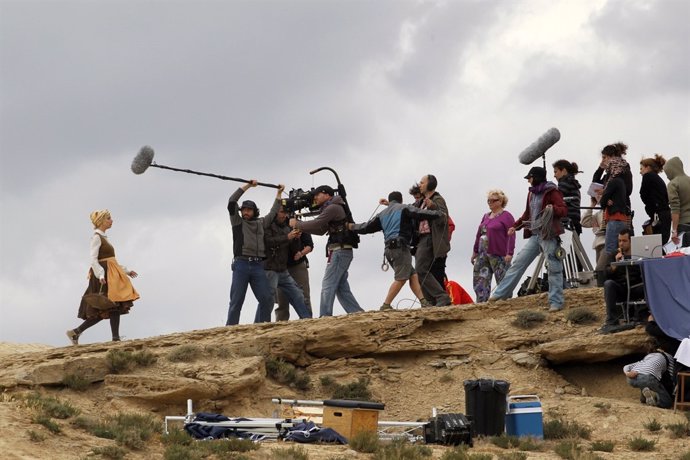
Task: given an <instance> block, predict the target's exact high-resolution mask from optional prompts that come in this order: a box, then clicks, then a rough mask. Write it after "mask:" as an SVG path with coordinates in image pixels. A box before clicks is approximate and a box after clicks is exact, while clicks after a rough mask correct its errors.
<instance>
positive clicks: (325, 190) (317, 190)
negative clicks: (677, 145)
mask: <svg viewBox="0 0 690 460" xmlns="http://www.w3.org/2000/svg"><path fill="white" fill-rule="evenodd" d="M319 193H325V194H326V195H330V196H333V195H335V190H333V187H331V186H329V185H320V186H318V187H316V188H315V189H314V195H318V194H319Z"/></svg>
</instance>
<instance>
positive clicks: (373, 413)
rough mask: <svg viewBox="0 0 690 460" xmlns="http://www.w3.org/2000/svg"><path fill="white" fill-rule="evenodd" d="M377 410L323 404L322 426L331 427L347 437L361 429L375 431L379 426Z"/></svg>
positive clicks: (359, 431)
mask: <svg viewBox="0 0 690 460" xmlns="http://www.w3.org/2000/svg"><path fill="white" fill-rule="evenodd" d="M379 412H380V411H379V410H375V409H359V408H349V407H329V406H324V408H323V426H324V427H326V428H333V429H334V430H335V431H337V432H338V433H339V434H341V435H343V436H344V437H346V438H348V439H350V438H351V437H352V436H354V435H356V434H357V433H361V432H362V431H373V432H374V433H376V432H377V431H378V426H379Z"/></svg>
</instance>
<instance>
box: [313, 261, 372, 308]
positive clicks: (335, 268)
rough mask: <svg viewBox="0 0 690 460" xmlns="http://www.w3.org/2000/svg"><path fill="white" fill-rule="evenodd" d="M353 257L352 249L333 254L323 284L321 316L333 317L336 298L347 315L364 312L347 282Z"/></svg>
mask: <svg viewBox="0 0 690 460" xmlns="http://www.w3.org/2000/svg"><path fill="white" fill-rule="evenodd" d="M352 257H353V255H352V249H338V250H337V251H333V252H331V256H330V260H329V262H328V264H327V265H326V271H325V272H324V274H323V282H322V283H321V306H320V307H319V309H320V312H319V315H320V316H333V302H335V298H336V297H338V302H340V305H342V306H343V308H344V309H345V311H346V312H347V313H356V312H358V311H364V310H362V307H360V306H359V303H357V299H355V296H354V295H353V294H352V291H351V290H350V283H348V282H347V270H348V269H349V268H350V263H352Z"/></svg>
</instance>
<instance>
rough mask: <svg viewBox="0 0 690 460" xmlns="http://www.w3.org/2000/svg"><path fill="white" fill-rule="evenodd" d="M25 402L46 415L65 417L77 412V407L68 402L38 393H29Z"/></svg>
mask: <svg viewBox="0 0 690 460" xmlns="http://www.w3.org/2000/svg"><path fill="white" fill-rule="evenodd" d="M26 402H27V405H28V406H29V407H32V408H35V409H38V410H39V411H40V412H42V413H43V414H45V415H47V416H48V417H54V418H59V419H66V418H70V417H72V416H74V415H77V414H79V409H77V408H76V407H74V406H73V405H72V404H70V403H69V402H63V401H60V400H59V399H57V398H53V397H46V396H43V395H41V394H40V393H32V394H30V395H29V396H28V397H27V399H26Z"/></svg>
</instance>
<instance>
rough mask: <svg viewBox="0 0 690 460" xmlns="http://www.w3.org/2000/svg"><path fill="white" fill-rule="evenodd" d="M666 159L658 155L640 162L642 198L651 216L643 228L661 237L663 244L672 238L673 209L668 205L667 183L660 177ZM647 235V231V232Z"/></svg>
mask: <svg viewBox="0 0 690 460" xmlns="http://www.w3.org/2000/svg"><path fill="white" fill-rule="evenodd" d="M665 164H666V159H665V158H664V157H663V156H661V155H659V154H657V155H654V158H644V159H643V160H642V161H640V174H642V185H640V198H641V199H642V202H643V203H644V210H645V212H646V213H647V215H648V216H649V224H647V225H643V227H646V228H645V230H646V229H647V228H649V229H651V233H652V234H655V235H661V242H662V243H664V244H665V243H666V242H668V240H669V238H670V237H671V208H670V207H669V204H668V192H667V190H666V183H665V182H664V180H663V179H662V178H661V177H660V176H659V172H660V171H663V167H664V165H665ZM645 233H647V231H645Z"/></svg>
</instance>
